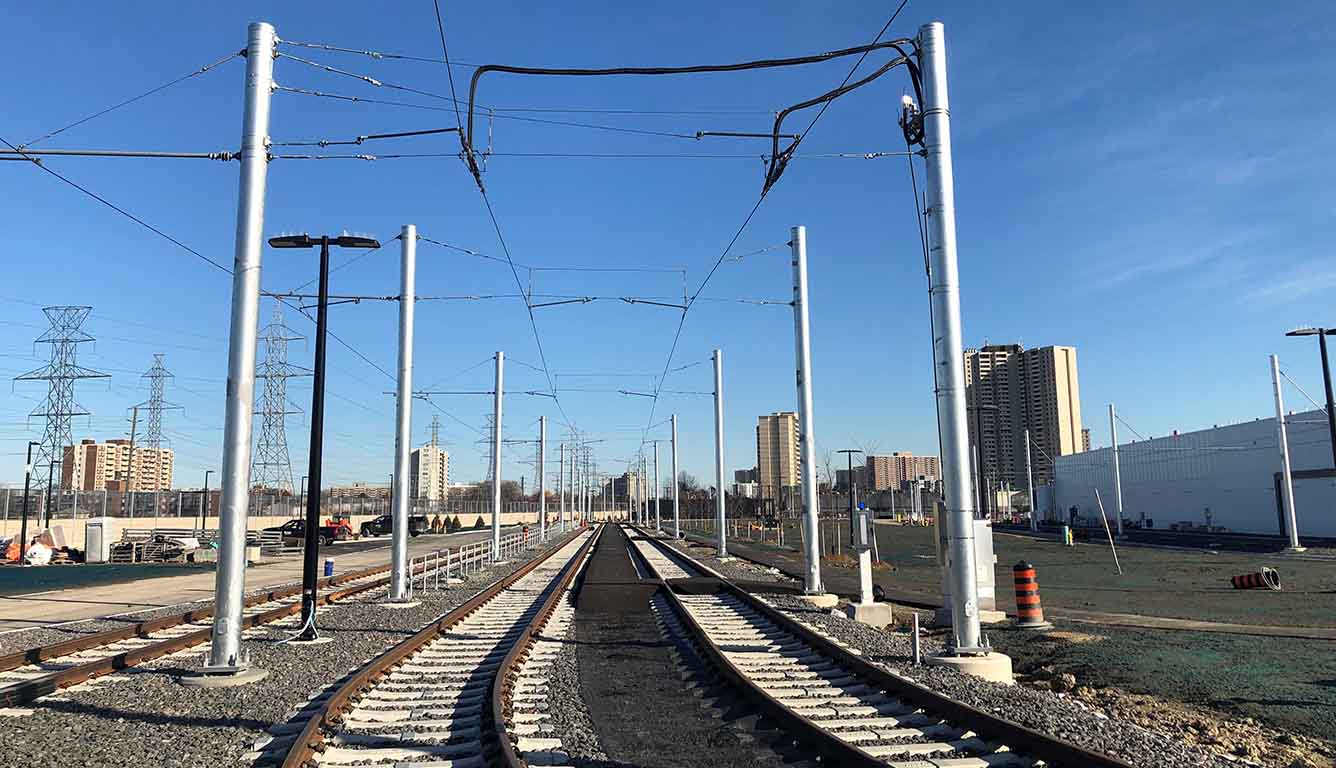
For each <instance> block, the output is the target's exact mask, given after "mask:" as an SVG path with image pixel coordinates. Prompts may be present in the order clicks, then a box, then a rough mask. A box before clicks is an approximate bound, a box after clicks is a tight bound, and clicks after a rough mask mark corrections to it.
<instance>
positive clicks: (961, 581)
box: [910, 22, 1012, 683]
mask: <svg viewBox="0 0 1336 768" xmlns="http://www.w3.org/2000/svg"><path fill="white" fill-rule="evenodd" d="M918 47H919V51H918V57H919V64H920V70H921V71H922V73H923V102H924V103H923V104H922V113H921V118H917V117H916V118H915V119H921V120H922V124H923V145H924V153H923V154H924V158H925V164H926V166H927V190H926V193H927V210H926V216H925V218H926V223H927V236H928V256H929V263H928V266H929V280H930V282H929V290H928V293H929V304H930V306H931V310H932V319H933V329H934V334H933V335H934V338H933V365H934V366H935V370H936V374H937V375H936V379H937V421H938V430H939V435H940V439H941V444H942V480H943V487H944V491H945V499H946V514H945V515H944V517H945V518H946V533H947V557H948V567H949V571H948V584H949V587H950V590H949V591H950V597H951V599H950V609H951V611H950V612H951V630H952V635H951V637H950V638H949V643H948V647H947V649H946V650H945V651H944V652H943V653H941V654H940V655H937V656H931V657H929V658H928V659H927V662H928V663H930V664H940V665H944V666H952V667H956V668H957V669H959V670H960V671H962V672H965V673H968V674H973V675H977V676H979V677H983V678H985V679H989V680H995V681H999V682H1007V683H1010V682H1011V681H1012V675H1011V659H1010V658H1008V657H1007V656H1005V655H1003V654H1000V653H994V652H993V651H992V649H991V648H989V646H988V644H987V641H986V639H985V638H984V637H983V634H982V632H981V631H980V628H979V584H978V574H977V573H976V569H977V565H976V563H975V553H974V510H973V509H972V507H973V504H974V503H973V500H972V499H971V494H970V457H969V437H968V432H969V430H968V428H967V426H966V424H967V422H966V415H965V360H964V356H965V353H964V347H963V345H962V334H961V323H960V275H959V268H958V264H957V261H956V212H955V187H954V182H953V180H952V168H951V111H950V105H949V102H950V100H949V98H948V97H947V82H946V44H945V39H944V35H943V28H942V24H941V22H932V23H930V24H925V25H924V26H922V27H920V28H919V38H918ZM910 109H911V110H912V105H911V106H910Z"/></svg>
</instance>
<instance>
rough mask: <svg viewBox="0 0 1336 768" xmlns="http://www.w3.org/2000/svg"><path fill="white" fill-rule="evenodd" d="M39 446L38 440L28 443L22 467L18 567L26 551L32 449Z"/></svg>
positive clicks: (21, 563)
mask: <svg viewBox="0 0 1336 768" xmlns="http://www.w3.org/2000/svg"><path fill="white" fill-rule="evenodd" d="M41 444H42V443H41V441H40V440H29V441H28V459H27V461H26V462H25V463H24V465H23V523H22V524H21V525H20V526H19V565H23V556H24V554H26V553H27V551H28V490H29V489H30V488H31V487H32V447H33V446H34V445H41Z"/></svg>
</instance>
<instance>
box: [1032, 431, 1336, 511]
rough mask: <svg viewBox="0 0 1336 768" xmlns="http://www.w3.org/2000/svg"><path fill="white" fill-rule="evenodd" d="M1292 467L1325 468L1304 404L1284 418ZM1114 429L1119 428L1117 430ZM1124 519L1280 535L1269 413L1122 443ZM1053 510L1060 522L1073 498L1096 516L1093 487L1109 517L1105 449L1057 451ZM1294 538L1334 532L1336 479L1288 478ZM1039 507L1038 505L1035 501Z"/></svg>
mask: <svg viewBox="0 0 1336 768" xmlns="http://www.w3.org/2000/svg"><path fill="white" fill-rule="evenodd" d="M1286 422H1287V432H1286V433H1287V435H1288V437H1289V444H1290V464H1291V466H1292V468H1293V469H1294V470H1295V471H1296V472H1297V471H1299V470H1301V469H1324V468H1329V467H1331V463H1332V457H1331V441H1330V437H1329V434H1328V430H1327V421H1326V415H1325V414H1324V413H1323V412H1322V411H1307V412H1304V413H1296V414H1291V415H1290V416H1288V417H1286ZM1121 432H1122V431H1121V430H1120V434H1121ZM1118 459H1119V465H1120V468H1121V474H1122V483H1123V519H1124V520H1137V519H1139V518H1140V517H1141V515H1142V513H1143V512H1144V513H1145V516H1146V517H1148V518H1150V519H1152V520H1154V521H1155V527H1156V528H1159V529H1167V528H1168V527H1169V526H1170V525H1171V524H1173V523H1177V522H1190V523H1193V524H1195V525H1202V524H1205V522H1206V517H1205V514H1204V510H1205V508H1207V507H1210V509H1211V514H1212V524H1213V525H1217V526H1224V527H1226V528H1228V529H1230V530H1233V531H1240V532H1248V533H1267V534H1281V533H1282V531H1281V528H1280V522H1279V519H1278V515H1277V511H1276V496H1275V490H1274V479H1273V478H1274V476H1275V473H1276V472H1279V471H1280V452H1279V449H1278V448H1277V441H1276V420H1275V418H1269V419H1258V420H1256V421H1250V422H1245V423H1243V424H1230V425H1226V426H1222V427H1218V428H1213V429H1206V430H1201V431H1198V432H1186V433H1182V434H1179V435H1177V436H1174V437H1161V438H1153V439H1151V440H1146V441H1136V442H1132V443H1126V444H1120V445H1119V446H1118ZM1056 465H1057V466H1056V469H1057V472H1056V482H1055V494H1056V507H1057V514H1058V516H1059V518H1060V519H1066V516H1067V510H1068V509H1069V508H1070V507H1071V506H1072V505H1073V504H1074V505H1076V506H1077V507H1078V508H1079V513H1078V514H1080V515H1082V516H1083V517H1091V518H1094V519H1096V520H1097V519H1098V517H1099V508H1098V507H1097V506H1096V504H1095V492H1094V489H1095V488H1098V489H1099V493H1100V497H1101V498H1102V499H1103V501H1104V509H1105V511H1106V512H1107V513H1108V515H1109V521H1110V524H1112V522H1113V515H1114V494H1113V464H1112V458H1111V451H1110V449H1108V448H1101V449H1099V450H1094V451H1088V452H1086V453H1078V454H1072V455H1069V456H1059V457H1058V459H1057V462H1056ZM1294 499H1295V508H1296V513H1297V517H1298V520H1299V535H1300V537H1302V536H1305V535H1308V536H1336V478H1329V477H1327V478H1320V479H1311V480H1297V479H1296V480H1295V481H1294ZM1041 509H1042V505H1041Z"/></svg>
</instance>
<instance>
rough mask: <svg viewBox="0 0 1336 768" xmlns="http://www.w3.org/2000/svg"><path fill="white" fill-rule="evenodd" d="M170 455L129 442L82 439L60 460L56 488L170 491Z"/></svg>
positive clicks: (164, 451)
mask: <svg viewBox="0 0 1336 768" xmlns="http://www.w3.org/2000/svg"><path fill="white" fill-rule="evenodd" d="M173 458H174V456H173V453H172V449H170V448H149V447H146V446H142V445H136V446H134V447H133V448H131V445H130V441H129V440H119V439H118V440H108V441H106V442H103V443H99V442H97V441H96V440H89V439H84V440H81V441H80V442H79V444H78V445H67V446H65V450H64V453H63V456H62V459H61V466H60V487H61V488H62V489H64V490H78V491H102V490H107V491H165V490H168V489H170V488H171V487H172V466H173Z"/></svg>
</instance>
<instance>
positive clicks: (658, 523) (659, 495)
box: [654, 440, 663, 532]
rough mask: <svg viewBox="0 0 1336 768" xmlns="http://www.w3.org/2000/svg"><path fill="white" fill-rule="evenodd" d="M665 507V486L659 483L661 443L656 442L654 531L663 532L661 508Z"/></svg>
mask: <svg viewBox="0 0 1336 768" xmlns="http://www.w3.org/2000/svg"><path fill="white" fill-rule="evenodd" d="M661 506H663V486H662V485H661V484H660V483H659V441H658V440H655V441H654V530H655V531H658V532H662V531H663V516H662V515H660V514H659V507H661Z"/></svg>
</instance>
